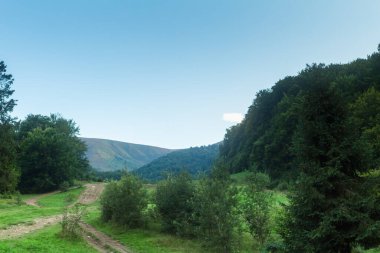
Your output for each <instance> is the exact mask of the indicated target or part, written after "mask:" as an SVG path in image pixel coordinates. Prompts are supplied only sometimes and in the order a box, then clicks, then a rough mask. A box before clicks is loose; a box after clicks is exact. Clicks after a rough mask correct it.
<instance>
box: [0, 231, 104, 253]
mask: <svg viewBox="0 0 380 253" xmlns="http://www.w3.org/2000/svg"><path fill="white" fill-rule="evenodd" d="M59 231H60V225H54V226H51V227H47V228H44V229H41V230H39V231H37V232H34V233H32V234H29V235H26V236H23V237H20V238H16V239H12V240H3V241H1V243H0V252H4V253H5V252H7V253H25V252H44V253H61V252H71V253H87V252H88V253H92V252H97V251H96V250H94V249H93V248H91V247H90V246H89V245H87V243H86V242H85V241H83V240H81V239H78V240H74V241H71V240H70V241H69V240H66V239H64V238H61V237H60V235H59Z"/></svg>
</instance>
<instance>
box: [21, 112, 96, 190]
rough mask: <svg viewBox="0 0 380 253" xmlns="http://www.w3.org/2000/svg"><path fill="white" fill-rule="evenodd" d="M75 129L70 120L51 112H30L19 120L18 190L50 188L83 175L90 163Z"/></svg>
mask: <svg viewBox="0 0 380 253" xmlns="http://www.w3.org/2000/svg"><path fill="white" fill-rule="evenodd" d="M78 131H79V129H78V127H77V126H76V125H75V123H74V122H73V121H72V120H66V119H64V118H62V117H60V116H58V115H54V114H53V115H50V117H48V116H42V115H29V116H28V117H27V118H26V119H25V120H24V121H22V122H21V123H20V125H19V130H18V132H17V133H18V139H19V141H20V155H19V165H20V169H21V180H20V184H19V187H20V190H21V191H23V192H45V191H51V190H55V189H58V188H59V186H60V184H62V183H64V182H68V183H69V184H72V183H73V180H74V179H78V178H81V177H83V176H85V174H86V173H87V172H88V168H89V165H88V161H87V158H86V156H85V151H86V146H85V144H84V143H83V142H82V141H81V140H80V139H79V138H78V137H77V136H76V134H77V133H78Z"/></svg>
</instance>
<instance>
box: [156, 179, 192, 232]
mask: <svg viewBox="0 0 380 253" xmlns="http://www.w3.org/2000/svg"><path fill="white" fill-rule="evenodd" d="M193 196H194V185H193V183H192V180H191V176H190V175H189V174H187V173H181V174H179V175H176V176H173V177H172V176H169V177H168V178H167V179H166V180H164V181H161V182H160V183H159V184H158V186H157V191H156V203H157V210H158V212H159V214H160V215H161V218H162V225H163V230H164V231H166V232H169V233H173V234H177V235H180V236H185V235H191V234H192V232H191V230H192V229H191V219H190V218H191V214H192V212H193V208H192V205H191V202H190V200H191V198H192V197H193Z"/></svg>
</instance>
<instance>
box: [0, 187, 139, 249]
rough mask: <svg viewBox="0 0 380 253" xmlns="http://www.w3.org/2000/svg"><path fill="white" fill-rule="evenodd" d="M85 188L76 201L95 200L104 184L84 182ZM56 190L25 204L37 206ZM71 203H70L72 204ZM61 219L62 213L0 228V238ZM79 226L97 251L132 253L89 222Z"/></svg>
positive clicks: (87, 202)
mask: <svg viewBox="0 0 380 253" xmlns="http://www.w3.org/2000/svg"><path fill="white" fill-rule="evenodd" d="M85 187H86V189H85V190H84V192H83V193H82V194H81V195H80V196H79V198H78V201H76V203H80V204H84V205H88V204H91V203H93V202H95V201H96V200H97V199H98V198H99V196H100V194H101V193H102V191H103V190H104V184H100V183H97V184H86V185H85ZM55 193H57V192H51V193H46V194H42V195H38V196H36V197H34V198H31V199H29V200H27V201H25V203H26V204H28V205H32V206H39V205H38V203H37V201H38V200H39V199H40V198H42V197H45V196H48V195H51V194H55ZM74 204H75V203H74ZM74 204H72V205H74ZM72 205H71V206H72ZM61 220H62V215H61V214H59V215H54V216H49V217H43V218H38V219H35V220H33V222H32V223H31V224H19V225H14V226H11V227H9V228H8V229H5V230H0V240H4V239H9V238H14V237H19V236H22V235H25V234H27V233H31V232H33V231H35V230H38V229H42V228H44V227H46V226H50V225H54V224H57V223H58V222H60V221H61ZM80 226H81V228H82V229H83V238H84V239H85V240H86V241H87V242H88V243H89V244H90V245H91V246H92V247H94V248H95V249H96V250H97V251H99V252H104V253H109V252H120V253H132V251H131V250H129V249H127V248H126V247H125V246H124V245H122V244H121V243H119V242H118V241H116V240H113V239H112V238H111V237H109V236H107V235H106V234H104V233H102V232H100V231H98V230H96V229H95V228H94V227H92V226H91V225H89V224H86V223H84V222H82V223H80Z"/></svg>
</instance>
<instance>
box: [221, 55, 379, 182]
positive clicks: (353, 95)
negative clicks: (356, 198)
mask: <svg viewBox="0 0 380 253" xmlns="http://www.w3.org/2000/svg"><path fill="white" fill-rule="evenodd" d="M379 50H380V48H379ZM315 87H320V88H321V87H324V88H323V89H325V90H328V91H331V92H333V93H335V94H336V97H335V98H334V99H335V100H339V102H341V103H342V112H341V113H343V114H345V115H347V118H346V119H345V121H344V124H345V126H346V127H348V128H349V131H350V133H352V136H353V137H352V143H350V145H352V147H353V148H355V149H356V150H357V154H358V155H359V154H360V155H361V156H362V157H363V158H365V159H364V160H363V161H364V162H365V163H366V165H365V166H368V168H371V169H375V168H379V165H380V159H379V157H380V153H379V152H380V146H379V143H380V139H379V138H380V53H379V52H376V53H373V54H372V55H370V56H368V57H367V59H357V60H355V61H353V62H351V63H348V64H331V65H328V66H326V65H323V64H312V65H307V67H306V68H305V69H304V70H302V71H301V72H300V73H299V74H298V75H296V76H288V77H285V78H284V79H282V80H279V81H278V82H277V83H276V84H275V85H274V86H273V87H272V88H271V89H267V90H261V91H259V92H258V93H257V94H256V98H255V99H254V101H253V104H252V105H251V106H250V107H249V110H248V112H247V114H246V115H245V118H244V120H243V122H242V123H240V124H238V125H236V126H233V127H232V128H230V129H228V130H227V133H226V135H225V138H224V141H223V144H222V145H221V148H220V159H221V160H223V161H224V162H225V163H226V165H227V167H228V168H229V169H230V171H231V172H239V171H243V170H246V169H253V170H258V171H262V172H266V173H268V174H269V175H270V176H271V178H272V179H283V178H294V176H295V175H297V174H298V172H299V171H298V168H299V166H298V165H299V161H298V159H297V155H296V153H297V150H299V136H300V131H301V130H302V129H303V128H304V127H305V126H304V125H303V120H302V119H301V116H300V115H301V114H302V113H301V111H302V110H303V108H304V103H305V100H306V99H308V98H307V94H309V93H310V92H314V94H315V95H316V96H318V93H319V94H322V93H323V92H324V91H322V90H323V89H315ZM322 99H323V96H320V100H318V101H317V103H316V104H314V107H313V108H312V110H315V111H316V112H317V113H318V110H321V107H322V106H323V105H324V104H325V103H326V100H322ZM335 102H336V103H338V101H335ZM320 113H322V111H321V112H320ZM329 120H330V121H331V119H329ZM321 130H322V129H321ZM337 131H339V130H338V129H337ZM320 145H321V146H323V145H325V144H323V143H320Z"/></svg>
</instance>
